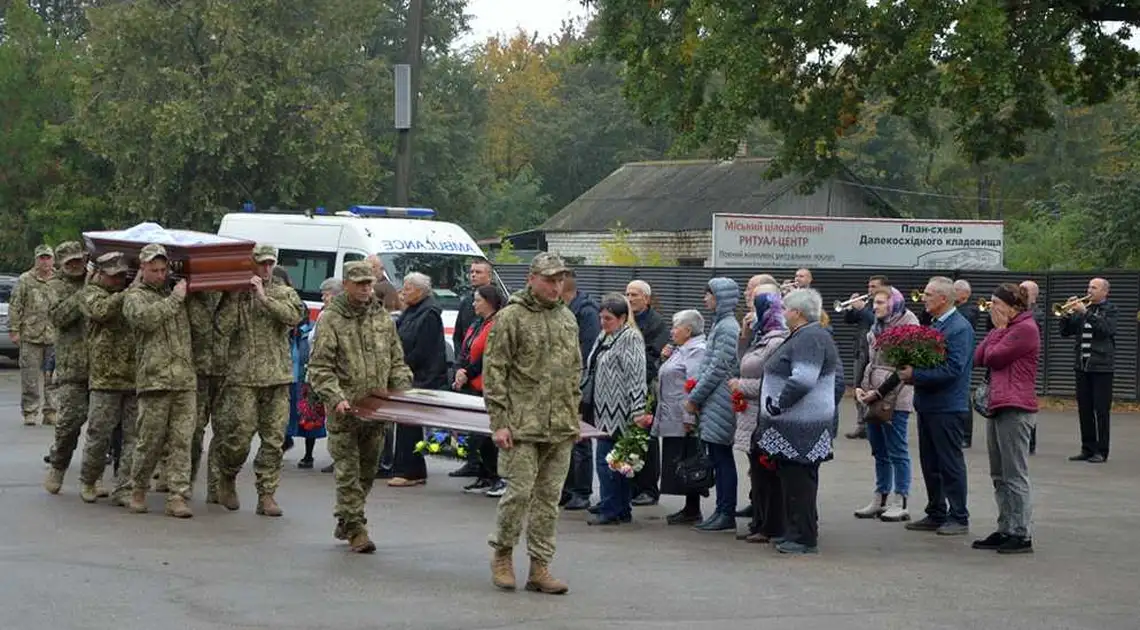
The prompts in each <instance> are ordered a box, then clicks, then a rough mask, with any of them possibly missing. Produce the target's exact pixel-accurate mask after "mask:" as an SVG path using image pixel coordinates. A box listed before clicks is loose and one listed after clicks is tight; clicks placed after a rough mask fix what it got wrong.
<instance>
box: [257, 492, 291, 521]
mask: <svg viewBox="0 0 1140 630" xmlns="http://www.w3.org/2000/svg"><path fill="white" fill-rule="evenodd" d="M256 511H257V513H258V514H260V515H262V516H281V515H282V514H284V513H285V512H284V511H283V510H282V509H281V506H280V505H277V499H274V498H273V495H272V494H263V495H261V496H260V497H258V499H257V510H256Z"/></svg>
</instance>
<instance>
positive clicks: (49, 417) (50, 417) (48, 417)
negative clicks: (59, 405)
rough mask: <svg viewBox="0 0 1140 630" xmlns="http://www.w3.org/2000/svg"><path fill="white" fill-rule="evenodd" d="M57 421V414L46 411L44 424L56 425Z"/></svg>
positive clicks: (48, 425)
mask: <svg viewBox="0 0 1140 630" xmlns="http://www.w3.org/2000/svg"><path fill="white" fill-rule="evenodd" d="M55 423H56V418H55V414H50V413H45V414H44V415H43V425H44V426H45V427H54V426H55Z"/></svg>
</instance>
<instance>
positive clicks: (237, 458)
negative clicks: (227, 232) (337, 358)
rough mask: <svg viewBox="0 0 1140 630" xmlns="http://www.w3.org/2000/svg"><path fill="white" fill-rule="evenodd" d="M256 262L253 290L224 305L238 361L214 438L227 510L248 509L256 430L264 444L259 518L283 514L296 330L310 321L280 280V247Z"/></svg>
mask: <svg viewBox="0 0 1140 630" xmlns="http://www.w3.org/2000/svg"><path fill="white" fill-rule="evenodd" d="M253 263H254V276H253V277H252V278H250V279H249V286H250V290H249V291H232V292H229V293H226V294H225V295H224V296H223V297H222V300H221V304H220V305H219V306H218V314H217V321H218V330H219V331H220V333H221V336H222V337H226V338H228V339H229V344H230V347H229V358H230V361H229V372H228V373H227V374H226V380H225V384H224V385H223V387H222V395H221V399H220V401H219V403H218V413H217V421H215V423H214V430H215V431H216V433H215V436H214V439H215V440H220V441H219V442H218V446H217V448H216V449H214V454H215V457H216V460H217V465H218V496H217V499H218V503H220V504H221V505H222V506H223V507H225V508H226V509H227V510H237V509H238V508H239V507H240V506H241V504H240V503H239V502H238V495H237V488H236V483H235V480H236V477H237V474H238V472H239V471H240V470H241V467H242V465H243V464H245V460H246V458H247V457H249V449H250V446H251V445H252V443H253V435H254V434H255V433H256V434H257V436H258V438H260V442H261V446H260V447H259V448H258V449H257V457H255V458H254V460H253V472H254V475H255V476H256V485H257V496H258V499H257V513H258V514H261V515H263V516H281V514H282V510H281V507H280V506H278V505H277V499H276V497H275V495H276V493H277V486H278V484H279V483H280V482H281V457H282V454H283V453H284V451H283V449H282V446H283V445H284V444H285V428H286V426H287V425H288V424H289V384H290V383H292V382H293V358H292V354H291V347H290V345H289V331H290V330H291V329H292V328H293V327H294V326H296V325H297V324H298V323H300V322H301V320H302V319H303V318H304V316H305V305H304V304H303V303H302V302H301V298H300V297H298V296H297V292H296V291H294V290H293V289H292V288H291V287H290V286H288V285H287V284H285V283H284V282H282V281H280V280H278V279H276V278H274V277H273V268H274V267H275V266H276V265H277V250H276V249H275V248H274V247H272V246H271V245H257V246H255V247H254V248H253Z"/></svg>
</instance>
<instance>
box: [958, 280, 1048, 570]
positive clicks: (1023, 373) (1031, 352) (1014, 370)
mask: <svg viewBox="0 0 1140 630" xmlns="http://www.w3.org/2000/svg"><path fill="white" fill-rule="evenodd" d="M1028 304H1029V299H1028V295H1027V294H1026V291H1025V289H1024V288H1022V287H1019V286H1018V285H1016V284H1011V283H1006V284H1002V285H999V286H998V288H997V289H995V290H994V293H993V304H992V306H991V307H990V318H991V319H992V320H993V324H994V329H993V330H991V331H990V333H989V334H988V335H986V338H985V339H983V340H982V343H980V344H978V347H977V348H976V349H975V350H974V365H978V366H982V367H984V368H986V369H987V370H989V383H990V389H989V405H988V406H989V409H988V411H989V414H990V418H989V422H988V423H987V427H986V443H987V447H988V451H989V457H990V477H991V478H992V479H993V482H994V498H995V499H996V500H997V506H998V530H997V531H996V532H994V533H992V534H990V535H989V536H988V537H987V538H984V539H982V540H976V541H974V544H973V547H974V549H989V550H997V552H998V553H1031V552H1032V551H1033V538H1032V534H1031V532H1030V521H1031V520H1032V516H1033V505H1032V498H1031V496H1030V487H1029V435H1030V433H1031V432H1032V430H1033V427H1034V425H1036V423H1037V362H1038V358H1039V356H1040V351H1041V337H1040V335H1039V334H1038V331H1037V322H1036V321H1034V319H1033V312H1032V311H1031V310H1029V308H1028Z"/></svg>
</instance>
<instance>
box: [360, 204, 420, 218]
mask: <svg viewBox="0 0 1140 630" xmlns="http://www.w3.org/2000/svg"><path fill="white" fill-rule="evenodd" d="M348 211H349V212H351V213H353V214H355V215H356V216H358V217H407V218H409V219H430V218H432V217H434V216H435V210H432V209H430V208H395V207H392V206H352V207H351V208H349V209H348Z"/></svg>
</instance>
